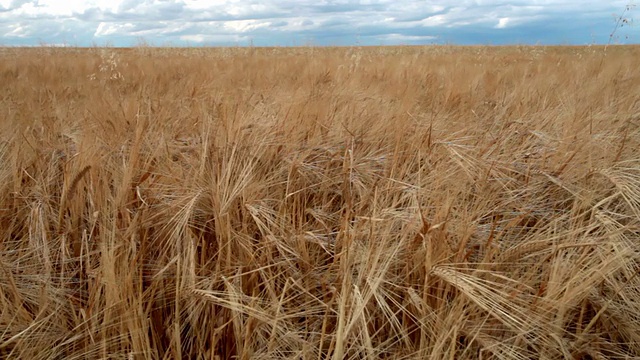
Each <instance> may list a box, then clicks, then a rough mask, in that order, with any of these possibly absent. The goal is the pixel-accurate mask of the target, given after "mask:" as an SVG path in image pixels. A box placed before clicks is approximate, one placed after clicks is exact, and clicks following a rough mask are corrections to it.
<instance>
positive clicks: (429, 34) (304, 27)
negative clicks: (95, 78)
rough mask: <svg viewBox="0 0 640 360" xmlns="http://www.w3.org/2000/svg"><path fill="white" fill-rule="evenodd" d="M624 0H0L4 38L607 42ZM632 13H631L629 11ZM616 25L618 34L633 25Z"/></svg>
mask: <svg viewBox="0 0 640 360" xmlns="http://www.w3.org/2000/svg"><path fill="white" fill-rule="evenodd" d="M626 5H627V0H612V1H593V2H584V1H578V0H528V1H526V0H513V1H506V0H461V1H458V2H450V1H445V0H360V1H358V0H315V1H312V0H261V1H259V0H210V1H207V0H87V1H83V0H64V1H60V0H0V42H3V43H4V44H5V45H37V44H39V43H40V42H43V41H44V42H47V43H56V44H60V43H67V42H72V43H73V44H74V45H79V46H87V45H92V44H94V43H97V44H105V43H111V44H113V45H115V46H130V45H135V44H136V43H138V42H139V41H140V39H141V38H143V39H144V40H145V41H147V42H148V43H151V44H158V45H162V44H168V43H170V44H173V45H194V44H195V45H198V44H201V45H248V44H249V43H252V44H254V45H260V46H262V45H266V46H270V45H302V44H309V43H310V44H316V45H354V44H360V45H379V44H385V45H392V44H400V43H402V44H429V43H460V44H488V43H493V44H507V43H551V44H553V43H556V44H559V43H575V44H585V43H592V42H600V43H604V42H606V41H608V39H609V34H610V32H611V30H612V29H613V26H614V16H613V15H612V14H614V13H618V14H620V13H621V12H622V11H623V10H624V9H625V6H626ZM630 15H631V17H632V15H633V13H631V14H630ZM626 31H628V30H627V29H626V28H624V29H619V32H620V34H619V35H621V36H624V35H625V34H630V35H631V41H634V40H636V41H637V39H634V38H633V34H632V33H630V32H626Z"/></svg>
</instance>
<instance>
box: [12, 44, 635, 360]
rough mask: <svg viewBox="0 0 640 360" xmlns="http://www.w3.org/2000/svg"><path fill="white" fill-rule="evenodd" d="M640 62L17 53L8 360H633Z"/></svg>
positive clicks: (532, 52)
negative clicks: (184, 359)
mask: <svg viewBox="0 0 640 360" xmlns="http://www.w3.org/2000/svg"><path fill="white" fill-rule="evenodd" d="M639 56H640V48H637V47H611V48H609V49H608V50H607V55H606V56H604V55H603V49H602V48H596V47H589V48H586V47H585V48H571V47H566V48H562V47H558V48H544V47H531V48H528V47H506V48H486V47H469V48H456V47H427V48H401V47H399V48H345V49H314V48H299V49H218V50H205V49H200V50H196V49H190V50H189V49H182V50H178V49H174V50H170V49H149V48H140V49H130V50H117V49H88V50H73V49H4V50H3V51H2V53H1V54H0V81H1V83H2V84H3V86H2V87H1V88H0V119H1V120H0V273H1V274H2V275H1V276H0V353H1V354H4V355H2V356H4V357H9V358H16V359H97V358H103V359H107V358H114V359H161V358H165V359H169V358H174V359H179V358H193V359H229V358H234V357H236V358H240V359H280V358H287V359H360V358H367V359H377V358H393V359H427V358H434V359H436V358H448V359H476V358H483V359H494V358H495V359H534V358H535V359H561V358H575V359H580V358H582V359H627V358H637V357H638V356H640V335H639V334H640V326H639V325H638V324H640V286H639V285H640V279H639V278H638V276H636V275H637V274H638V271H639V268H640V264H639V260H640V221H639V220H640V200H639V199H640V102H639V100H638V94H640V69H639V68H638V66H637V59H638V58H639Z"/></svg>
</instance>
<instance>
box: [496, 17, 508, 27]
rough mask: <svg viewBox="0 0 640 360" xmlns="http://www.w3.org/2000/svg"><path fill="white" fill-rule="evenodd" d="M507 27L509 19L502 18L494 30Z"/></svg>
mask: <svg viewBox="0 0 640 360" xmlns="http://www.w3.org/2000/svg"><path fill="white" fill-rule="evenodd" d="M507 26H509V18H508V17H503V18H500V20H498V25H496V29H504V28H506V27H507Z"/></svg>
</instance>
